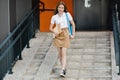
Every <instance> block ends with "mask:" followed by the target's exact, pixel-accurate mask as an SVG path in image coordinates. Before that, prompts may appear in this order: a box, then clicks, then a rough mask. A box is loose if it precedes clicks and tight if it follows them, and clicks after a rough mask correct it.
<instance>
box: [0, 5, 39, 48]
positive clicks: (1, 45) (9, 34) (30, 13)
mask: <svg viewBox="0 0 120 80" xmlns="http://www.w3.org/2000/svg"><path fill="white" fill-rule="evenodd" d="M36 7H37V6H36ZM36 7H35V8H34V9H33V10H32V11H30V12H29V14H28V15H27V16H26V17H25V18H24V19H23V20H22V21H21V22H20V23H19V24H18V25H17V27H16V28H15V29H14V30H13V31H12V32H11V33H8V37H7V38H6V39H5V40H4V42H2V43H1V44H0V49H2V47H3V46H4V45H5V44H6V42H7V41H8V40H10V38H11V37H12V36H13V35H14V33H15V32H16V31H17V30H18V29H19V28H20V26H21V25H22V24H23V23H24V22H25V21H26V20H27V19H28V18H29V17H30V16H31V15H32V13H33V11H34V10H35V9H36Z"/></svg>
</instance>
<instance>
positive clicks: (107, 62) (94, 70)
mask: <svg viewBox="0 0 120 80" xmlns="http://www.w3.org/2000/svg"><path fill="white" fill-rule="evenodd" d="M60 69H61V67H60V63H59V58H58V59H57V61H56V62H55V65H54V67H53V69H52V72H51V74H50V78H49V80H61V78H60V77H59V72H60ZM65 79H66V80H112V66H111V41H110V32H77V33H76V37H75V39H73V40H71V47H70V48H69V49H68V51H67V75H66V78H65Z"/></svg>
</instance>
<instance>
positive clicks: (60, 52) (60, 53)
mask: <svg viewBox="0 0 120 80" xmlns="http://www.w3.org/2000/svg"><path fill="white" fill-rule="evenodd" d="M57 50H58V53H59V58H60V63H61V65H62V48H61V47H58V48H57Z"/></svg>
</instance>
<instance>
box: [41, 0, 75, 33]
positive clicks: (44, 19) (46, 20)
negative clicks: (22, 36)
mask: <svg viewBox="0 0 120 80" xmlns="http://www.w3.org/2000/svg"><path fill="white" fill-rule="evenodd" d="M40 1H42V2H44V4H45V9H55V7H56V5H57V2H59V1H61V0H52V1H51V0H40ZM62 1H64V2H65V4H66V6H67V8H68V11H69V12H70V13H71V15H73V0H62ZM53 13H54V11H44V12H40V31H41V32H49V25H50V20H51V16H52V15H53Z"/></svg>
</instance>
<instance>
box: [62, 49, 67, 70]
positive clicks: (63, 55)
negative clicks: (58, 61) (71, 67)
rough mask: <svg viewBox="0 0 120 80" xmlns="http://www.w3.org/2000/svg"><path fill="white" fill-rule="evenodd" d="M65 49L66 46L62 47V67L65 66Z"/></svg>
mask: <svg viewBox="0 0 120 80" xmlns="http://www.w3.org/2000/svg"><path fill="white" fill-rule="evenodd" d="M66 50H67V48H62V53H61V55H62V69H65V68H66Z"/></svg>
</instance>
